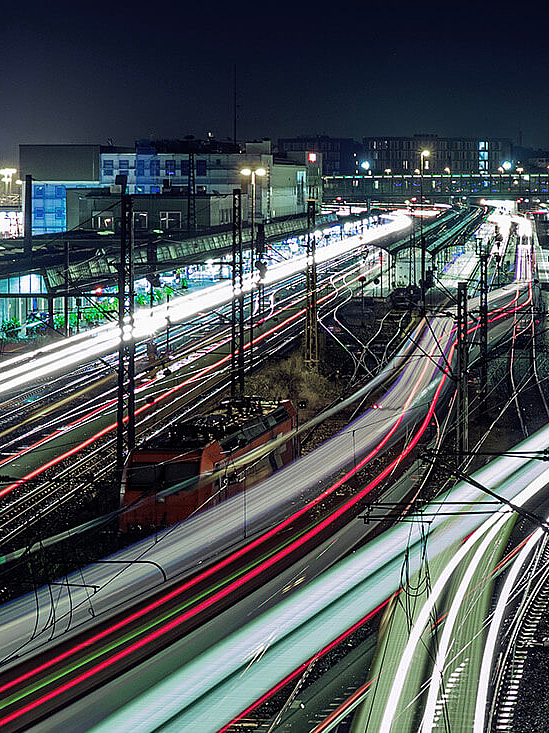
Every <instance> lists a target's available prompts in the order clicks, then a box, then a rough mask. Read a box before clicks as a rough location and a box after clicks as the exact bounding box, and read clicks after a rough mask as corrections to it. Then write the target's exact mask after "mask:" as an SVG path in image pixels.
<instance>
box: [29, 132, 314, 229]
mask: <svg viewBox="0 0 549 733" xmlns="http://www.w3.org/2000/svg"><path fill="white" fill-rule="evenodd" d="M19 157H20V175H21V177H23V178H24V176H25V175H28V174H30V175H31V176H32V178H33V183H32V201H31V202H30V204H29V202H26V201H25V200H23V208H24V209H25V208H26V206H28V205H30V206H31V207H32V233H33V235H39V234H49V233H56V232H64V231H66V230H67V229H68V228H70V227H71V226H72V225H73V223H74V220H75V217H76V218H77V217H78V215H77V214H76V213H75V212H72V213H71V212H69V211H68V210H67V201H68V200H70V201H75V202H76V201H78V198H77V197H74V196H69V197H68V196H67V192H68V191H69V190H74V189H87V191H86V193H85V194H84V192H83V196H84V195H87V194H88V193H89V190H90V189H95V188H97V189H101V188H105V187H111V186H113V185H115V181H116V177H117V176H118V175H121V174H122V175H125V176H126V177H127V192H128V193H130V194H138V195H139V194H147V195H153V196H154V195H157V194H158V195H162V193H163V192H164V193H166V192H167V191H169V190H170V189H172V190H174V191H177V194H178V195H179V196H181V197H185V196H186V197H187V198H189V191H191V192H192V193H191V196H192V198H194V199H195V201H196V202H199V201H201V202H202V204H205V202H206V201H209V202H210V203H209V204H208V207H209V209H212V211H213V213H212V216H213V218H212V219H211V221H210V222H209V225H210V226H212V225H213V226H217V225H220V226H221V225H225V226H227V225H229V224H230V223H231V219H232V207H231V203H230V201H231V194H232V192H233V190H234V189H235V188H240V189H241V190H242V192H243V211H242V218H243V221H246V220H247V218H249V217H250V212H251V196H252V186H251V183H250V176H248V177H246V176H244V175H242V173H241V171H242V170H243V169H246V168H248V169H250V170H258V169H264V171H265V174H264V175H263V176H259V175H258V176H256V178H255V220H256V222H258V223H269V222H271V221H275V220H277V219H282V218H285V217H291V216H298V215H303V214H305V213H306V210H307V199H308V198H315V199H316V200H317V201H319V202H320V200H321V196H322V155H321V154H318V155H315V156H309V155H308V151H292V152H290V151H288V152H287V153H285V154H274V152H273V150H272V146H271V142H270V141H269V140H262V141H258V142H246V143H244V144H243V145H242V146H241V145H239V144H234V143H231V142H226V141H217V140H206V141H201V140H194V139H192V140H175V141H169V140H163V141H148V140H141V141H138V142H137V143H136V144H135V146H134V147H115V146H101V145H20V148H19ZM214 197H219V198H220V199H224V200H225V203H224V204H223V203H220V204H219V205H218V206H214V207H213V208H212V205H211V200H212V199H213V198H214ZM199 205H200V204H198V203H197V204H196V210H197V212H198V207H199ZM164 212H165V214H166V216H168V218H169V212H170V210H169V209H165V210H164ZM216 217H218V218H217V219H216ZM176 218H177V217H176ZM97 221H99V220H98V219H97ZM198 224H199V221H198V220H197V225H198ZM160 228H161V227H160ZM172 228H173V227H172Z"/></svg>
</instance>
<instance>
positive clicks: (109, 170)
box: [103, 160, 114, 176]
mask: <svg viewBox="0 0 549 733" xmlns="http://www.w3.org/2000/svg"><path fill="white" fill-rule="evenodd" d="M103 170H104V171H105V175H106V176H112V175H113V172H114V163H113V161H112V160H104V161H103Z"/></svg>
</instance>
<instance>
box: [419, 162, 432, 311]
mask: <svg viewBox="0 0 549 733" xmlns="http://www.w3.org/2000/svg"><path fill="white" fill-rule="evenodd" d="M430 155H431V151H430V150H422V151H421V155H420V160H421V178H420V180H419V187H420V188H419V191H420V194H419V200H420V203H421V206H420V219H419V227H420V239H421V302H422V304H423V312H424V313H425V311H426V306H427V304H426V300H425V292H426V291H425V285H426V283H425V237H424V236H423V173H424V171H425V158H428V157H429V156H430Z"/></svg>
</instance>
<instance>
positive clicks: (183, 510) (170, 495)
mask: <svg viewBox="0 0 549 733" xmlns="http://www.w3.org/2000/svg"><path fill="white" fill-rule="evenodd" d="M295 427H296V411H295V409H294V407H293V405H292V403H291V402H290V401H288V400H282V401H280V402H276V403H275V402H268V401H266V400H261V399H259V398H252V397H243V398H238V399H235V400H230V401H227V402H224V403H223V404H222V406H221V408H220V409H218V410H216V411H215V412H212V413H209V414H204V415H196V416H194V417H190V418H187V419H183V420H180V421H177V422H174V423H172V424H171V425H170V426H169V427H168V428H167V429H166V430H165V431H162V433H160V434H158V435H157V436H154V437H153V438H151V439H149V440H148V441H146V442H145V443H143V444H142V445H140V446H139V447H137V448H135V449H134V450H133V451H131V453H130V455H129V456H128V460H127V462H126V467H125V469H124V474H123V477H122V487H121V505H122V506H123V507H124V506H129V505H135V508H134V509H129V510H128V511H125V512H123V513H122V514H121V517H120V528H121V529H122V530H123V531H132V530H143V529H150V528H159V527H167V526H170V525H172V524H175V523H176V522H179V521H181V520H182V519H185V518H186V517H188V516H190V515H191V514H195V513H197V512H198V511H201V510H202V509H207V508H209V507H211V506H214V505H215V504H218V503H219V502H221V501H223V500H225V499H227V498H228V497H230V496H233V495H234V494H236V493H238V492H239V491H242V490H243V489H245V488H247V487H248V486H251V485H253V484H255V483H257V482H258V481H260V480H262V479H264V478H266V477H267V476H269V475H270V474H271V473H273V472H274V471H276V470H278V469H279V468H281V467H282V466H284V465H286V464H287V463H290V462H291V461H292V460H293V459H294V457H295V455H296V439H295V438H290V439H288V440H287V441H285V442H283V443H281V444H280V445H279V446H277V447H275V448H274V449H273V450H272V451H270V452H269V453H267V454H264V455H263V456H260V457H257V458H253V459H252V460H251V461H250V463H249V464H247V465H242V464H241V463H239V464H238V465H237V466H235V465H234V463H235V461H236V459H238V458H241V457H242V456H244V455H245V454H246V453H249V452H250V451H252V450H254V449H255V448H259V447H260V446H262V445H265V444H266V443H269V442H270V441H271V440H274V439H275V438H277V437H279V436H281V435H284V434H286V433H288V432H290V431H291V430H292V429H293V428H295ZM212 471H214V472H215V474H214V476H213V477H212V478H211V479H210V480H209V479H208V475H209V474H210V473H211V472H212ZM201 476H202V479H201V480H200V477H201ZM179 485H181V488H180V489H175V490H173V491H171V489H172V488H173V487H177V486H179Z"/></svg>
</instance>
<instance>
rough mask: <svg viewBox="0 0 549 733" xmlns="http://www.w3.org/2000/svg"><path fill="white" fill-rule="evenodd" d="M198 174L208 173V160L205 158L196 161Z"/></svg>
mask: <svg viewBox="0 0 549 733" xmlns="http://www.w3.org/2000/svg"><path fill="white" fill-rule="evenodd" d="M196 175H197V176H205V175H206V161H205V160H197V161H196Z"/></svg>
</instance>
